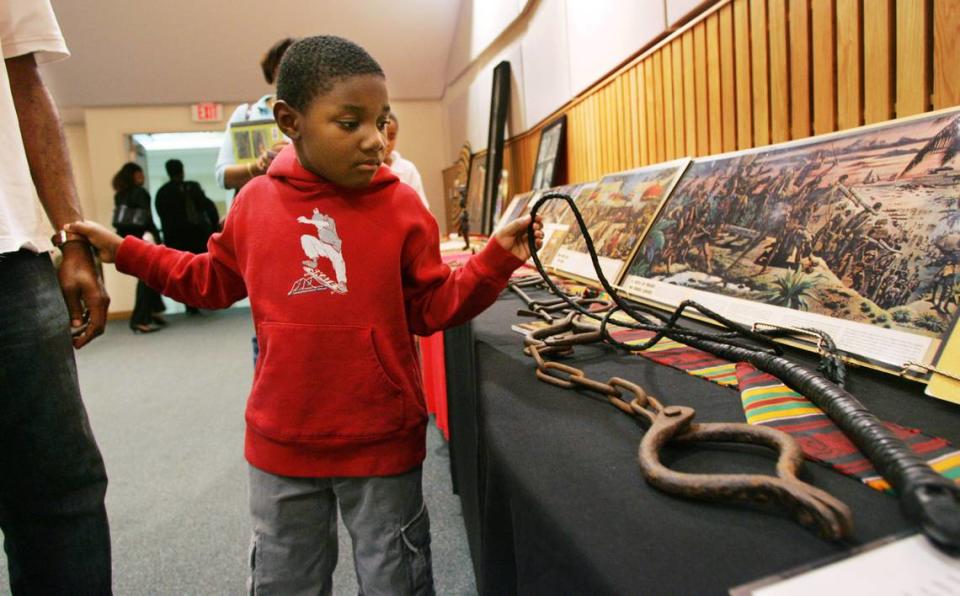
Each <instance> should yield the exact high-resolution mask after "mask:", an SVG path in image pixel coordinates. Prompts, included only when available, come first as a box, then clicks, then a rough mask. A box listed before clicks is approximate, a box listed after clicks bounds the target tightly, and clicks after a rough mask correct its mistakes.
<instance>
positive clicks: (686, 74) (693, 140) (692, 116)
mask: <svg viewBox="0 0 960 596" xmlns="http://www.w3.org/2000/svg"><path fill="white" fill-rule="evenodd" d="M681 42H682V44H683V129H684V146H685V147H686V149H687V155H696V154H697V89H696V83H695V81H696V77H695V76H694V72H693V65H694V56H693V54H694V52H693V31H687V32H686V33H684V34H683V37H681Z"/></svg>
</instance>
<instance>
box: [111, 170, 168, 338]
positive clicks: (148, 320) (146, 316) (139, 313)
mask: <svg viewBox="0 0 960 596" xmlns="http://www.w3.org/2000/svg"><path fill="white" fill-rule="evenodd" d="M143 182H144V177H143V169H142V168H141V167H140V166H138V165H137V164H135V163H133V162H127V163H125V164H123V167H122V168H120V171H119V172H117V173H116V174H115V175H114V176H113V190H114V191H115V194H114V195H113V204H114V208H115V211H114V213H115V215H114V227H115V228H116V230H117V234H120V235H121V236H136V237H137V238H144V236H145V235H146V233H147V232H149V233H150V235H151V236H153V241H154V242H156V243H157V244H159V243H160V230H158V229H157V226H156V224H154V223H153V214H152V213H151V211H150V194H149V193H147V191H146V190H144V188H143ZM121 207H124V208H125V210H124V213H125V215H124V216H122V217H118V214H119V213H121V211H120V208H121ZM164 310H166V307H165V306H164V305H163V300H162V299H161V298H160V294H158V293H157V292H156V291H155V290H153V289H152V288H150V286H148V285H146V284H145V283H143V282H142V281H137V297H136V302H135V303H134V306H133V314H132V315H131V316H130V329H131V330H132V331H133V332H134V333H152V332H153V331H158V330H160V328H161V327H162V326H163V325H166V324H167V323H166V321H164V320H163V317H161V316H160V314H159V313H162V312H163V311H164Z"/></svg>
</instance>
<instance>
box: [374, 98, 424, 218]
mask: <svg viewBox="0 0 960 596" xmlns="http://www.w3.org/2000/svg"><path fill="white" fill-rule="evenodd" d="M399 134H400V120H399V119H397V115H396V114H394V113H393V112H390V116H389V121H388V122H387V128H386V130H385V131H384V137H385V138H386V142H387V148H386V157H385V158H384V160H383V162H384V163H385V164H387V165H388V166H390V169H391V170H393V173H394V174H396V175H397V178H399V179H400V182H403V183H405V184H409V185H410V186H412V187H413V190H415V191H417V194H418V195H419V196H420V200H421V201H423V206H424V207H426V208H427V210H428V211H429V210H430V203H429V202H428V201H427V193H426V192H424V190H423V179H421V178H420V172H419V171H418V170H417V166H415V165H413V162H412V161H410V160H409V159H404V158H402V157H400V152H399V151H397V136H398V135H399Z"/></svg>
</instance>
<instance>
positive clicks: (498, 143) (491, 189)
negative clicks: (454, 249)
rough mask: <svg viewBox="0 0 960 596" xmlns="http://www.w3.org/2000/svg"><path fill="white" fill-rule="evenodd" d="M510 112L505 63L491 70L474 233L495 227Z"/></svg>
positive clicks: (507, 65)
mask: <svg viewBox="0 0 960 596" xmlns="http://www.w3.org/2000/svg"><path fill="white" fill-rule="evenodd" d="M509 109H510V62H508V61H506V60H504V61H503V62H501V63H499V64H497V66H496V67H495V68H494V69H493V89H492V90H491V93H490V127H489V129H488V133H487V154H486V163H485V164H484V169H485V174H484V176H485V178H484V183H483V204H482V208H483V209H482V218H481V219H479V220H477V222H476V226H474V225H473V224H471V227H472V228H473V229H476V230H477V231H482V232H483V233H484V234H490V232H491V231H492V230H493V225H494V224H495V223H496V217H497V208H498V205H499V204H502V199H499V200H498V198H499V195H500V193H503V194H504V197H503V198H506V193H505V192H504V189H502V188H501V185H500V181H501V178H502V175H503V141H504V138H505V136H506V135H505V131H506V127H507V112H508V110H509Z"/></svg>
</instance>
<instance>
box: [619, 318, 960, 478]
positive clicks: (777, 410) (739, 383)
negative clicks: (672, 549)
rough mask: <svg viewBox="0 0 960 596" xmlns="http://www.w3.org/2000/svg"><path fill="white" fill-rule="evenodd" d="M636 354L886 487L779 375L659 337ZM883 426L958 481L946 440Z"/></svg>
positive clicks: (624, 333) (818, 458) (639, 337)
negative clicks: (733, 396) (718, 388)
mask: <svg viewBox="0 0 960 596" xmlns="http://www.w3.org/2000/svg"><path fill="white" fill-rule="evenodd" d="M652 335H653V334H652V333H650V332H649V331H633V330H620V331H614V332H613V336H614V338H615V339H617V340H619V341H622V342H625V343H627V344H630V345H639V344H642V343H643V342H644V341H646V340H647V339H649V338H650V337H651V336H652ZM637 353H638V354H639V355H641V356H643V357H644V358H647V359H649V360H652V361H654V362H657V363H658V364H664V365H666V366H670V367H672V368H676V369H678V370H682V371H684V372H686V373H687V374H690V375H693V376H695V377H703V378H705V379H707V380H709V381H712V382H714V383H717V384H719V385H723V386H725V387H730V388H732V389H737V390H739V391H740V402H741V404H742V406H743V411H744V415H745V416H746V419H747V422H749V423H750V424H761V425H764V426H770V427H773V428H776V429H779V430H782V431H784V432H786V433H788V434H790V435H792V436H793V438H794V439H796V440H797V442H798V443H799V444H800V447H801V448H802V449H803V453H804V455H805V456H806V457H807V459H810V460H812V461H815V462H818V463H821V464H824V465H826V466H828V467H831V468H833V469H834V470H837V471H838V472H840V473H842V474H846V475H847V476H853V477H854V478H857V479H859V480H860V481H861V482H863V483H864V484H866V485H867V486H870V487H871V488H874V489H876V490H879V491H890V490H891V489H890V485H889V484H888V483H887V481H886V480H884V479H883V478H882V477H881V476H880V475H879V474H878V473H877V471H876V470H875V469H874V467H873V465H872V464H871V463H870V462H869V461H868V460H867V458H865V457H864V456H863V454H862V453H860V450H859V449H857V448H856V446H854V444H853V443H851V442H850V439H848V438H847V436H846V435H845V434H843V432H842V431H841V430H840V429H839V428H838V427H837V426H836V425H835V424H834V423H833V421H831V420H830V418H829V417H827V415H826V414H824V413H823V411H822V410H821V409H820V408H818V407H817V406H815V405H814V404H813V403H811V402H810V401H809V400H808V399H806V398H805V397H803V396H802V395H800V394H799V393H797V392H796V391H794V390H792V389H790V388H789V387H787V386H786V385H784V384H783V383H782V382H780V380H779V379H777V378H776V377H774V376H773V375H770V374H768V373H765V372H763V371H760V370H757V369H756V368H754V367H753V365H751V364H748V363H746V362H737V363H735V362H730V361H728V360H724V359H722V358H718V357H716V356H714V355H712V354H709V353H707V352H704V351H702V350H698V349H696V348H691V347H690V346H687V345H684V344H681V343H679V342H675V341H673V340H669V339H663V340H661V341H659V342H657V344H656V345H655V346H653V347H652V348H650V349H648V350H644V351H643V352H637ZM884 424H886V425H887V427H888V428H889V429H890V430H891V431H892V432H893V433H894V434H895V435H897V436H898V437H900V438H901V439H903V440H904V441H905V442H906V443H907V445H909V446H910V448H911V449H912V450H913V451H914V453H916V454H917V455H919V456H920V457H922V458H924V459H925V460H926V461H927V463H929V464H930V465H931V466H932V467H933V469H935V470H937V471H938V472H940V473H941V474H943V475H944V476H946V477H947V478H950V479H951V480H953V481H954V482H956V483H958V484H960V450H957V449H955V448H953V447H952V446H951V445H950V443H949V442H947V441H946V440H944V439H940V438H937V437H931V436H929V435H925V434H923V433H922V432H920V431H919V430H916V429H911V428H905V427H903V426H900V425H897V424H893V423H891V422H885V423H884Z"/></svg>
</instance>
